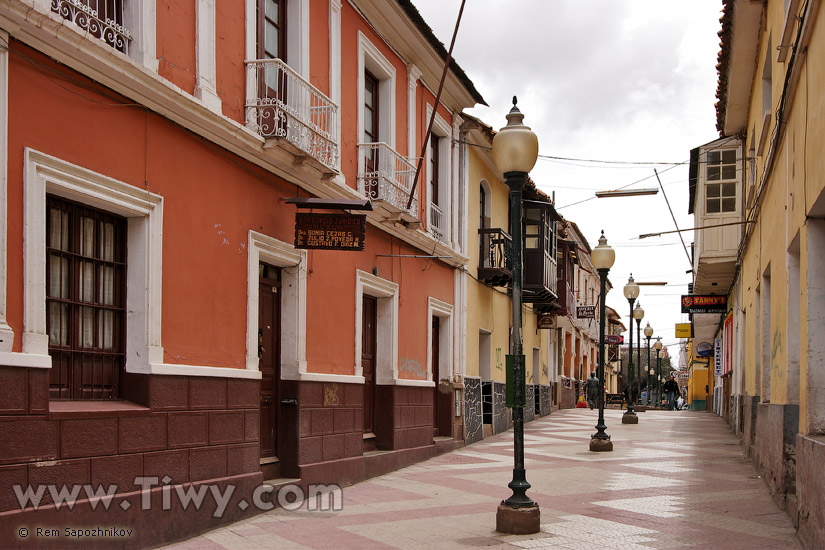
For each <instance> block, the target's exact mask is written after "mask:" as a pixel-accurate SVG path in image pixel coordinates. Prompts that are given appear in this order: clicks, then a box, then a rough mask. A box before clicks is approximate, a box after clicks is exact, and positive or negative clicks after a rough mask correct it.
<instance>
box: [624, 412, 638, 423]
mask: <svg viewBox="0 0 825 550" xmlns="http://www.w3.org/2000/svg"><path fill="white" fill-rule="evenodd" d="M638 423H639V417H638V416H636V413H632V412H626V413H624V414H623V415H622V424H638Z"/></svg>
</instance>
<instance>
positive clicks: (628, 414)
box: [622, 274, 639, 424]
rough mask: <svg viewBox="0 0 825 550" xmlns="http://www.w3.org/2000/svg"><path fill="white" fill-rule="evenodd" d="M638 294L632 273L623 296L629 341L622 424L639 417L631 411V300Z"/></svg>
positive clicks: (630, 422) (636, 420)
mask: <svg viewBox="0 0 825 550" xmlns="http://www.w3.org/2000/svg"><path fill="white" fill-rule="evenodd" d="M638 296H639V285H637V284H636V282H635V281H634V280H633V275H632V274H631V275H630V278H629V279H628V280H627V284H626V285H624V297H625V298H627V301H628V303H629V304H630V319H631V320H630V327H629V330H628V332H629V333H630V343H629V345H628V348H627V351H628V353H627V378H628V381H627V410H626V411H625V412H624V414H623V415H622V424H638V423H639V417H638V416H636V413H635V412H634V411H633V302H635V301H636V298H637V297H638Z"/></svg>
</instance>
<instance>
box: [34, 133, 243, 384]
mask: <svg viewBox="0 0 825 550" xmlns="http://www.w3.org/2000/svg"><path fill="white" fill-rule="evenodd" d="M24 154H25V162H24V165H25V172H24V182H23V193H24V200H23V222H24V223H23V281H24V282H23V353H24V354H30V355H32V356H35V357H38V356H45V357H46V358H47V359H48V364H45V363H44V364H38V365H28V366H41V367H51V358H50V357H49V355H48V354H49V336H48V334H47V332H46V215H47V212H46V195H47V194H50V195H56V196H59V197H63V198H66V199H69V200H73V201H77V202H81V203H83V204H87V205H89V206H91V207H93V208H97V209H100V210H105V211H108V212H112V213H114V214H117V215H120V216H123V217H125V218H127V237H126V238H127V266H128V267H127V270H126V285H127V289H128V291H127V293H126V309H127V316H126V365H125V369H126V371H127V372H135V373H149V372H154V371H153V367H154V366H161V365H162V363H163V347H162V346H161V284H162V263H161V262H162V257H163V256H162V246H163V243H162V235H163V197H161V196H159V195H156V194H153V193H151V192H149V191H146V190H144V189H141V188H138V187H135V186H133V185H129V184H127V183H124V182H121V181H117V180H115V179H112V178H109V177H106V176H103V175H101V174H98V173H96V172H92V171H91V170H87V169H85V168H82V167H80V166H77V165H75V164H72V163H69V162H66V161H63V160H60V159H58V158H55V157H52V156H49V155H46V154H45V153H41V152H39V151H35V150H33V149H28V148H27V149H26V150H25V153H24ZM140 289H143V292H141V291H140ZM204 368H207V367H204ZM161 370H163V369H161ZM224 370H231V369H224Z"/></svg>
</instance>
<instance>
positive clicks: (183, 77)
mask: <svg viewBox="0 0 825 550" xmlns="http://www.w3.org/2000/svg"><path fill="white" fill-rule="evenodd" d="M84 6H85V8H84ZM445 57H446V52H445V50H444V47H443V45H441V43H440V42H438V41H437V40H436V39H435V37H434V36H433V34H432V32H431V31H430V29H429V27H427V25H426V24H425V23H424V21H423V20H422V19H421V17H420V15H419V14H418V12H417V11H416V10H415V8H414V7H413V5H412V4H411V3H410V2H409V1H408V0H393V1H390V2H387V1H384V0H353V1H341V0H281V1H280V2H278V1H275V0H245V1H243V2H215V1H214V0H144V1H143V2H130V1H128V0H127V1H125V2H122V3H121V2H114V1H112V0H83V1H73V0H29V1H22V0H21V1H10V2H4V3H3V5H2V6H0V131H1V132H2V134H3V139H2V140H0V143H2V147H1V148H0V168H1V169H2V170H1V171H0V178H2V182H1V183H0V203H1V205H2V210H0V217H1V218H2V223H0V277H2V279H0V280H1V281H2V283H3V284H2V285H0V292H2V296H0V384H2V385H3V387H4V389H5V391H4V392H3V395H2V396H0V514H3V515H4V517H5V520H4V523H5V524H6V525H11V524H12V523H13V524H15V525H16V524H17V523H20V524H21V525H23V524H25V523H27V522H28V523H31V522H32V519H33V518H37V521H40V522H44V524H45V523H51V524H55V525H57V524H61V523H66V521H68V520H67V518H68V517H69V516H68V515H67V514H68V513H69V512H68V511H67V510H66V508H65V507H64V508H62V509H59V508H57V507H55V506H54V505H53V504H52V503H51V501H50V497H49V496H48V492H47V496H46V497H45V500H44V501H43V502H42V503H41V506H40V508H39V509H38V510H37V511H34V510H33V509H32V508H31V506H29V507H27V508H26V509H24V510H21V504H20V503H19V499H18V498H17V497H16V496H15V492H14V489H13V488H14V486H19V487H22V488H26V487H32V488H36V487H38V486H40V485H48V484H50V483H59V484H66V485H67V486H69V487H71V486H74V485H93V486H98V485H100V486H103V487H110V486H114V485H117V488H116V489H115V493H114V497H113V501H112V506H111V507H109V508H107V509H106V510H103V509H101V508H94V507H92V506H91V505H90V503H89V502H88V500H83V497H82V493H81V497H80V500H79V501H78V503H77V504H76V506H75V508H74V510H73V511H72V512H71V514H72V515H71V519H72V521H73V522H74V523H75V524H77V525H79V526H82V525H100V524H107V525H108V524H112V525H124V526H130V527H132V528H133V529H134V534H133V535H132V537H131V538H129V540H128V541H126V542H125V543H124V544H125V545H126V546H143V545H151V544H158V543H160V542H163V541H169V540H174V539H177V538H181V537H183V536H186V535H188V534H190V533H194V532H196V531H199V530H204V529H206V528H209V527H212V526H214V525H216V524H219V523H221V522H227V521H231V520H234V519H237V518H238V517H240V516H243V515H248V514H250V513H254V512H255V511H256V507H255V506H249V507H245V508H244V507H242V506H238V504H239V503H240V501H241V500H244V499H245V500H246V502H253V493H254V492H255V491H256V488H258V487H259V486H260V485H261V484H262V483H263V482H264V481H266V480H283V479H285V478H290V479H293V480H299V481H297V482H296V483H297V484H298V485H299V486H301V487H304V488H306V487H307V486H308V485H310V484H313V483H348V482H353V481H357V480H359V479H363V478H365V477H369V476H372V475H376V474H379V473H383V472H385V471H388V470H390V469H393V468H396V467H399V466H401V465H403V464H407V463H410V462H412V461H416V460H420V459H422V458H425V457H428V456H431V455H432V454H434V453H436V452H438V451H440V450H444V449H448V448H452V447H453V446H454V445H455V444H456V443H457V442H458V441H460V440H461V439H462V438H463V433H464V429H463V426H462V421H461V415H462V411H461V403H462V399H463V398H462V394H461V392H462V385H461V375H462V372H463V371H462V369H463V363H462V361H463V359H462V358H461V354H460V353H458V350H460V349H462V346H461V345H459V342H460V338H461V337H462V326H461V316H460V312H461V311H462V310H463V308H464V301H465V300H466V289H465V288H463V286H462V285H463V283H462V281H463V279H462V278H461V277H460V276H459V270H460V269H461V268H462V267H463V266H464V265H465V264H466V263H467V261H468V258H467V253H466V243H465V242H464V241H465V240H466V237H465V235H466V226H465V225H464V221H463V220H464V218H465V212H466V208H467V205H466V197H467V194H466V191H465V188H464V183H463V176H462V171H463V164H464V160H463V158H464V157H463V155H464V152H463V150H462V146H461V145H460V144H459V141H460V140H459V127H460V125H461V122H462V119H461V117H460V115H459V113H460V111H461V110H462V109H464V108H468V107H472V106H473V105H475V104H477V103H483V99H482V98H481V96H480V95H479V93H478V92H477V91H476V90H475V88H474V87H473V85H472V83H471V82H470V81H469V80H468V78H467V77H466V75H465V74H464V73H463V71H461V69H460V68H459V67H458V66H457V65H455V64H453V65H452V68H451V70H450V71H449V72H448V76H447V79H446V82H445V85H444V92H443V95H442V97H441V101H440V103H439V104H438V105H437V107H435V111H436V116H435V119H434V124H433V132H432V139H430V140H429V142H428V145H427V147H426V148H424V153H423V158H422V163H421V164H422V170H421V173H420V177H419V178H418V181H417V185H416V186H415V188H414V189H413V179H414V178H413V175H414V173H415V171H416V164H417V159H418V157H422V152H421V151H422V147H423V145H424V139H425V134H426V129H427V125H428V123H429V120H430V116H431V113H432V111H433V108H434V106H435V103H436V102H435V93H434V91H435V90H437V89H438V83H439V79H440V76H441V70H442V68H443V63H444V58H445ZM410 196H412V201H410V200H409V199H410ZM295 198H301V199H306V198H321V199H330V200H336V201H359V200H360V201H361V202H364V201H365V200H366V202H367V203H369V205H370V206H371V210H369V211H366V212H361V211H356V210H347V211H348V212H350V213H351V214H355V215H363V216H365V221H364V227H365V231H364V237H363V243H362V244H363V250H360V251H359V250H355V251H353V250H327V249H304V248H296V246H295V244H294V243H295V214H296V212H297V211H298V209H297V208H296V206H295V204H293V203H291V202H287V200H288V199H295ZM408 203H409V204H408ZM347 204H354V202H348V203H347ZM344 210H346V209H344ZM301 211H302V212H303V211H306V212H309V210H303V209H301ZM312 212H313V213H334V214H339V213H341V212H342V209H334V210H330V209H317V208H316V209H313V210H312ZM373 451H387V452H385V453H375V452H373ZM166 476H168V479H167V478H166ZM139 477H143V478H152V477H154V478H156V482H155V483H154V485H152V486H141V485H140V484H139V483H137V484H136V482H135V481H136V478H139ZM157 480H160V481H157ZM164 480H165V481H164ZM164 483H169V484H171V485H176V484H189V483H191V484H193V487H200V486H201V485H208V486H210V487H220V488H222V489H221V490H222V491H224V492H225V491H226V488H227V487H228V486H230V485H231V486H233V487H236V489H234V490H233V491H234V492H233V493H232V497H231V500H230V501H229V504H228V506H226V507H225V510H223V511H222V512H221V514H219V515H220V517H215V506H212V507H211V508H210V507H209V506H207V505H205V506H204V507H201V508H199V509H197V510H195V509H193V508H189V509H182V508H181V507H180V506H174V505H173V507H172V511H171V512H170V511H169V510H163V509H162V508H163V507H162V505H161V500H162V499H161V495H162V493H163V491H164V489H163V487H162V485H163V484H164ZM277 483H278V482H275V484H276V486H277ZM147 495H148V496H147ZM258 496H260V494H258ZM143 498H147V499H149V501H150V502H151V503H153V504H156V505H150V506H148V507H143V506H141V500H142V499H143ZM125 502H128V503H129V505H126V504H124V503H125ZM9 522H11V523H9ZM150 525H151V528H149V526H150ZM12 531H14V530H9V532H8V533H5V532H4V533H2V534H0V546H8V545H10V544H11V545H15V544H18V543H19V540H18V539H17V538H15V537H16V536H17V535H15V534H14V533H13V532H12ZM57 542H60V545H63V544H64V543H65V541H56V542H55V544H57ZM109 542H111V541H109ZM91 544H102V541H100V540H97V541H91ZM84 545H85V546H86V547H88V546H89V541H88V540H87V541H84Z"/></svg>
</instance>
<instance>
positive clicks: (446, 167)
mask: <svg viewBox="0 0 825 550" xmlns="http://www.w3.org/2000/svg"><path fill="white" fill-rule="evenodd" d="M432 116H433V107H432V105H430V104H427V120H430V118H431V117H432ZM451 130H452V128H451V127H450V125H449V124H447V121H446V120H444V119H443V118H442V117H441V115H439V114H438V113H437V112H436V114H435V120H434V121H433V134H434V135H436V136H438V137H439V138H442V139H441V143H440V144H439V159H438V160H439V163H438V182H439V186H438V192H439V197H438V199H439V202H440V203H441V205H440V208H441V215H442V216H443V218H442V222H441V223H442V227H441V231H442V232H443V234H444V237H443V239H444V240H443V242H446V243H448V244H449V243H450V242H451V236H452V231H451V230H450V227H451V220H452V204H453V192H454V189H453V188H454V186H453V178H452V176H453V168H452V167H453V157H452V152H453V148H452V147H451V143H452V139H451V136H452V133H451ZM425 155H426V156H425V158H424V162H425V166H426V167H427V192H428V194H427V206H428V208H427V227H428V228H430V227H432V221H431V220H430V209H429V205H430V204H432V202H433V198H432V197H430V196H429V189H430V177H431V174H430V173H429V168H430V166H432V164H431V159H432V154H431V153H430V147H429V145H428V146H427V151H426V153H425Z"/></svg>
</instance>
